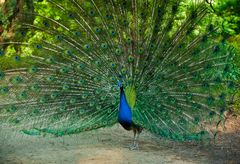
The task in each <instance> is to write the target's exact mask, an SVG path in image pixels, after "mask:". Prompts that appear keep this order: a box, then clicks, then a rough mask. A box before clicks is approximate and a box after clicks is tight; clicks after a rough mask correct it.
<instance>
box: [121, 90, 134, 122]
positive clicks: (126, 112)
mask: <svg viewBox="0 0 240 164" xmlns="http://www.w3.org/2000/svg"><path fill="white" fill-rule="evenodd" d="M120 90H121V93H120V107H119V113H118V121H119V122H120V123H129V124H131V123H132V111H131V108H130V107H129V105H128V102H127V99H126V96H125V93H124V90H123V87H122V86H121V87H120Z"/></svg>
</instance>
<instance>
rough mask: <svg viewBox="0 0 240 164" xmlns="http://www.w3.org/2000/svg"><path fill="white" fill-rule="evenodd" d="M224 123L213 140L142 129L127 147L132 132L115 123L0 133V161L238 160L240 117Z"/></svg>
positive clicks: (100, 163) (122, 163)
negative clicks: (76, 130) (47, 133)
mask: <svg viewBox="0 0 240 164" xmlns="http://www.w3.org/2000/svg"><path fill="white" fill-rule="evenodd" d="M231 120H232V121H228V122H227V123H226V128H227V129H226V131H225V132H221V133H220V135H219V140H218V141H217V142H216V143H215V144H213V143H212V144H210V145H197V144H193V143H176V142H172V141H167V140H163V139H159V138H157V137H155V136H153V135H151V134H149V133H148V132H146V131H144V132H143V134H142V135H141V137H140V150H136V151H130V150H129V149H128V148H126V146H128V144H130V143H131V139H132V133H131V132H127V131H125V130H123V129H122V128H121V127H120V126H118V125H116V126H114V127H112V128H104V129H99V130H96V131H93V132H86V133H82V134H80V135H74V136H65V137H61V138H51V137H44V138H43V137H30V136H21V135H19V134H14V135H13V134H12V133H8V132H4V133H3V132H1V133H0V144H1V146H0V164H3V163H6V164H20V163H22V164H48V163H50V164H51V163H57V164H71V163H74V164H75V163H76V164H82V163H83V164H85V163H86V164H90V163H98V164H105V163H106V164H108V163H109V164H115V163H116V164H125V163H126V164H127V163H130V164H138V163H144V164H145V163H148V164H152V163H153V164H154V163H156V164H159V163H169V164H172V163H176V164H181V163H183V164H188V163H204V164H206V163H211V164H212V163H216V164H221V163H226V164H235V163H236V164H237V163H240V118H237V119H235V118H233V119H231Z"/></svg>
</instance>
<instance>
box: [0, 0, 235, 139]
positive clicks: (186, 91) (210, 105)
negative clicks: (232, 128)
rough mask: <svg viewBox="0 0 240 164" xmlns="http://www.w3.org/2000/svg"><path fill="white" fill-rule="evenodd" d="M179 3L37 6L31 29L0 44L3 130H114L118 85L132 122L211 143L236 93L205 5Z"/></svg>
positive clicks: (53, 0) (88, 0) (100, 1)
mask: <svg viewBox="0 0 240 164" xmlns="http://www.w3.org/2000/svg"><path fill="white" fill-rule="evenodd" d="M184 2H185V1H184V0H152V1H149V0H132V1H128V0H84V1H83V0H68V1H60V0H46V1H43V2H38V3H36V4H35V5H36V6H35V10H36V13H25V15H26V16H30V15H31V16H34V17H35V20H34V23H33V24H29V23H24V22H23V23H21V25H20V29H19V32H18V35H19V36H21V37H22V38H21V41H18V40H16V41H14V42H4V43H0V46H2V47H3V48H2V49H1V52H0V56H2V57H1V58H5V57H6V58H7V56H8V55H6V54H5V53H6V52H5V51H4V50H6V48H5V47H6V46H9V47H11V48H12V49H13V47H14V48H15V49H16V48H17V49H18V52H13V53H14V57H12V56H11V57H10V58H9V60H12V59H13V60H15V63H17V64H16V66H11V65H7V64H5V65H4V66H0V69H1V70H0V122H1V125H0V126H1V128H13V129H18V130H22V131H23V132H24V133H27V134H30V135H34V134H41V133H50V134H54V135H56V136H62V135H66V134H74V133H79V132H82V131H86V130H92V129H97V128H100V127H106V126H111V125H113V124H115V123H116V122H117V113H118V106H119V88H118V86H117V84H118V82H117V81H118V80H121V81H122V83H123V86H125V87H127V86H130V87H129V88H131V89H132V90H133V91H132V92H129V95H128V97H130V98H128V99H129V101H130V102H131V105H132V106H131V107H132V108H133V109H132V111H133V116H134V117H133V120H134V122H135V123H136V124H139V125H141V126H142V127H144V128H145V129H148V130H149V131H151V132H153V133H156V134H159V135H160V136H162V137H166V138H171V139H174V140H201V139H206V138H209V136H211V135H210V134H212V133H213V135H214V133H215V132H216V131H214V130H213V128H216V127H217V126H218V125H219V124H220V122H221V121H224V119H225V118H224V115H223V113H224V111H225V110H226V109H227V105H228V93H227V92H226V90H228V89H229V88H231V87H234V86H233V83H232V82H229V81H227V78H226V77H227V74H228V72H229V70H230V66H229V63H230V60H231V59H232V51H231V49H230V48H229V47H228V46H227V45H226V44H225V42H224V41H221V38H220V36H219V28H218V27H215V26H213V25H212V24H210V23H209V24H208V25H207V26H206V27H205V28H199V26H200V25H202V22H205V23H206V22H207V19H205V18H207V16H209V15H211V11H210V10H211V8H210V7H209V6H208V4H207V3H206V2H205V1H201V0H196V1H193V3H192V4H191V5H190V6H189V7H186V6H184V5H185V3H184ZM44 7H46V8H48V9H52V10H51V12H44V11H42V10H40V9H38V8H41V9H42V8H44ZM183 7H185V8H186V9H187V10H186V11H185V12H184V13H180V10H179V9H180V8H183ZM49 11H50V10H49ZM20 52H21V53H20ZM26 52H28V53H26ZM4 54H5V55H4ZM4 56H5V57H4ZM0 60H1V59H0ZM131 93H133V94H131ZM135 101H136V102H135Z"/></svg>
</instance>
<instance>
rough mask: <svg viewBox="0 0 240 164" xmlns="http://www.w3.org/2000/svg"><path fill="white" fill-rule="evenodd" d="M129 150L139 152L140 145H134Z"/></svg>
mask: <svg viewBox="0 0 240 164" xmlns="http://www.w3.org/2000/svg"><path fill="white" fill-rule="evenodd" d="M129 150H139V146H138V143H133V144H130V145H129Z"/></svg>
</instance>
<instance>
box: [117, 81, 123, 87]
mask: <svg viewBox="0 0 240 164" xmlns="http://www.w3.org/2000/svg"><path fill="white" fill-rule="evenodd" d="M118 87H119V88H120V89H123V84H122V82H121V81H120V80H118Z"/></svg>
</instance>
